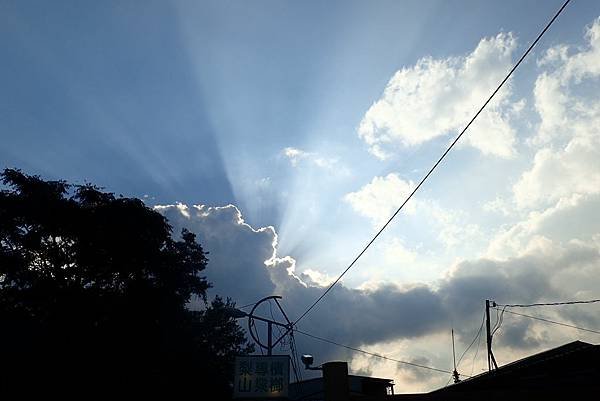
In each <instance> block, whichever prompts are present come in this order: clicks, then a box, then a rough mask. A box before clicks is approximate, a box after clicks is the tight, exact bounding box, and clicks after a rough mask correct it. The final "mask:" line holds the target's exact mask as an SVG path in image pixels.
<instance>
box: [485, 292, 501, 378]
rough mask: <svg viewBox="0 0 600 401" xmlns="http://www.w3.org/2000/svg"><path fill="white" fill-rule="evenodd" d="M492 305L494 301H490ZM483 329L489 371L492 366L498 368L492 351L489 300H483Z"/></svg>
mask: <svg viewBox="0 0 600 401" xmlns="http://www.w3.org/2000/svg"><path fill="white" fill-rule="evenodd" d="M492 305H493V306H496V303H495V302H494V301H492ZM485 330H486V332H487V351H488V370H489V371H490V372H491V371H492V367H493V368H495V369H498V364H497V363H496V358H495V357H494V352H492V333H491V332H490V301H489V300H487V299H486V300H485Z"/></svg>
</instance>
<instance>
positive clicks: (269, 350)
mask: <svg viewBox="0 0 600 401" xmlns="http://www.w3.org/2000/svg"><path fill="white" fill-rule="evenodd" d="M268 330H269V342H268V343H267V345H268V350H267V355H269V356H270V355H272V353H273V323H271V322H269V323H268Z"/></svg>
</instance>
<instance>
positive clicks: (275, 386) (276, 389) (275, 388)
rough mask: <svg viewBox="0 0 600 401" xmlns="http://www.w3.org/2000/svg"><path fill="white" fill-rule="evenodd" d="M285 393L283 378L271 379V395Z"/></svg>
mask: <svg viewBox="0 0 600 401" xmlns="http://www.w3.org/2000/svg"><path fill="white" fill-rule="evenodd" d="M281 391H283V377H272V378H271V393H280V392H281Z"/></svg>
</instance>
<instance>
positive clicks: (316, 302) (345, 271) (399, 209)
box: [294, 0, 571, 324]
mask: <svg viewBox="0 0 600 401" xmlns="http://www.w3.org/2000/svg"><path fill="white" fill-rule="evenodd" d="M570 2H571V0H567V1H565V2H564V4H563V5H562V7H561V8H560V9H559V10H558V11H557V12H556V14H554V17H552V19H551V20H550V22H548V23H547V24H546V26H545V27H544V29H543V30H542V31H541V32H540V33H539V35H538V36H537V38H536V39H535V40H534V41H533V43H532V44H531V45H530V46H529V47H528V48H527V51H525V53H523V55H522V56H521V58H520V59H519V61H517V63H516V64H515V65H514V66H513V68H512V69H511V70H510V71H509V72H508V74H507V75H506V77H505V78H504V79H503V80H502V82H500V84H499V85H498V87H497V88H496V89H495V90H494V92H492V94H491V95H490V97H489V98H488V99H487V100H486V101H485V103H483V106H481V107H480V108H479V110H478V111H477V113H475V115H474V116H473V118H471V120H470V121H469V122H468V123H467V125H466V126H465V127H464V128H463V130H462V131H461V132H460V134H458V136H457V137H456V138H455V139H454V141H453V142H452V143H451V144H450V146H449V147H448V148H447V149H446V151H445V152H444V153H443V154H442V155H441V156H440V158H439V159H438V160H437V162H435V164H434V165H433V167H431V168H430V169H429V171H428V172H427V174H425V176H424V177H423V178H422V179H421V181H419V184H418V185H417V186H416V187H415V188H414V189H413V191H412V192H411V193H410V195H408V197H407V198H406V199H405V200H404V202H402V204H401V205H400V207H399V208H398V209H397V210H396V211H395V212H394V214H393V215H392V217H390V218H389V220H388V221H387V222H386V223H385V224H384V225H383V227H381V229H380V230H379V231H378V232H377V234H375V236H374V237H373V238H372V239H371V240H370V241H369V242H368V243H367V245H366V246H365V247H364V248H363V250H362V251H360V253H359V254H358V256H356V257H355V258H354V260H353V261H352V263H350V265H348V267H346V269H345V270H344V271H343V272H342V274H340V275H339V277H338V278H337V279H336V280H335V281H334V282H333V283H331V284H330V285H329V287H327V289H326V290H325V292H324V293H323V294H321V296H319V297H318V298H317V299H316V300H315V301H314V302H313V303H312V305H311V306H310V307H309V308H308V309H307V310H306V311H305V312H304V313H303V314H302V315H301V316H300V317H299V318H298V319H296V321H295V322H294V324H296V323H298V322H299V321H300V320H302V319H303V318H304V316H306V315H307V314H308V313H309V312H310V311H311V310H312V309H313V308H314V307H315V306H316V305H317V304H318V303H319V302H320V301H321V299H323V298H324V297H325V295H327V293H329V291H331V289H332V288H333V287H334V286H335V285H336V284H337V283H338V282H339V281H340V280H341V279H342V277H344V275H345V274H346V273H347V272H348V270H350V269H351V268H352V266H354V264H355V263H356V262H357V261H358V259H360V258H361V256H362V255H363V254H364V253H365V252H366V251H367V249H369V247H370V246H371V244H373V242H375V240H376V239H377V238H378V237H379V235H381V233H382V232H383V230H385V229H386V227H387V226H388V225H389V224H390V223H391V222H392V220H393V219H394V218H395V217H396V215H397V214H398V213H400V211H401V210H402V208H404V205H406V203H408V201H409V200H410V199H411V198H412V197H413V195H414V194H415V193H416V192H417V191H418V190H419V188H421V185H423V183H424V182H425V181H426V180H427V179H428V178H429V176H430V175H431V173H433V171H434V170H435V169H436V168H437V166H438V165H439V164H440V163H441V162H442V160H444V158H445V157H446V155H447V154H448V153H449V152H450V150H452V148H453V147H454V145H456V143H457V142H458V140H459V139H460V138H461V137H462V136H463V134H464V133H465V132H466V131H467V129H469V127H470V126H471V124H473V122H474V121H475V119H476V118H477V117H479V114H481V112H482V111H483V109H485V107H486V106H487V105H488V103H489V102H490V101H491V100H492V99H493V98H494V96H496V93H498V91H499V90H500V88H502V86H504V84H505V83H506V81H508V79H509V78H510V77H511V75H512V74H513V72H514V71H515V70H516V69H517V67H519V65H520V64H521V63H522V62H523V60H524V59H525V57H527V55H528V54H529V53H530V52H531V50H532V49H533V48H534V46H535V45H536V44H537V43H538V42H539V40H540V39H541V38H542V36H544V34H545V33H546V31H547V30H548V28H550V26H551V25H552V24H553V23H554V21H555V20H556V18H558V16H559V15H560V14H561V13H562V11H563V10H564V9H565V7H566V6H567V4H569V3H570Z"/></svg>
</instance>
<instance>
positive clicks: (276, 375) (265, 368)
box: [233, 355, 290, 398]
mask: <svg viewBox="0 0 600 401" xmlns="http://www.w3.org/2000/svg"><path fill="white" fill-rule="evenodd" d="M289 384H290V357H289V356H288V355H272V356H260V355H256V356H255V355H252V356H238V357H236V358H235V378H234V383H233V385H234V389H233V397H234V398H281V397H287V395H288V387H289Z"/></svg>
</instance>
